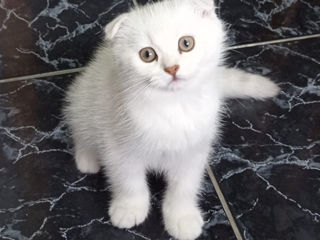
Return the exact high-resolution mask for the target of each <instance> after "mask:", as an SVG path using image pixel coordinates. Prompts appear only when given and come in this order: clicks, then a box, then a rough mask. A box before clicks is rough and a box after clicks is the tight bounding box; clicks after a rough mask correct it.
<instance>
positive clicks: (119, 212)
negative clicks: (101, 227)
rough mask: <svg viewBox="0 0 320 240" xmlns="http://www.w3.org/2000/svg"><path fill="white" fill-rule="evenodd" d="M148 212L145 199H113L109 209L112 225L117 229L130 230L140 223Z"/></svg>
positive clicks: (147, 204)
mask: <svg viewBox="0 0 320 240" xmlns="http://www.w3.org/2000/svg"><path fill="white" fill-rule="evenodd" d="M148 212H149V201H148V199H146V198H132V199H115V200H112V202H111V206H110V208H109V216H110V220H111V223H112V225H114V226H116V227H118V228H132V227H134V226H136V225H139V224H140V223H142V222H143V221H144V220H145V219H146V217H147V215H148Z"/></svg>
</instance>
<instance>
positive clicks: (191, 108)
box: [132, 96, 220, 150]
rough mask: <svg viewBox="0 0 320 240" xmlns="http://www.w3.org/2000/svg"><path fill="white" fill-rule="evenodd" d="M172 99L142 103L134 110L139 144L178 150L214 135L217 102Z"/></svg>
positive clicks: (196, 99)
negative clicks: (143, 143)
mask: <svg viewBox="0 0 320 240" xmlns="http://www.w3.org/2000/svg"><path fill="white" fill-rule="evenodd" d="M172 100H174V99H172ZM175 100H176V101H170V100H169V101H166V100H163V101H162V102H161V101H160V102H158V101H156V102H152V103H150V104H141V106H139V107H137V108H135V109H133V111H132V117H133V119H132V120H133V121H134V125H135V127H136V131H137V132H138V133H139V134H138V135H139V136H140V140H141V141H142V142H145V143H147V144H148V145H149V146H150V147H153V148H155V149H159V150H167V149H170V150H181V149H183V148H187V147H189V146H190V145H194V144H197V143H199V142H201V140H203V139H208V137H210V136H213V135H214V134H215V132H216V131H217V127H218V126H217V125H218V117H219V116H218V114H219V108H220V101H219V100H218V99H215V98H214V97H213V96H202V97H199V98H192V97H190V98H185V99H184V100H182V99H175Z"/></svg>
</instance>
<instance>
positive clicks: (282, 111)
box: [211, 39, 320, 240]
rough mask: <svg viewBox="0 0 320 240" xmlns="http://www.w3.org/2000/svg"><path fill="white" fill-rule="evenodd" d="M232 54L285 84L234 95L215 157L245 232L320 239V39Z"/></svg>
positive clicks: (283, 239)
mask: <svg viewBox="0 0 320 240" xmlns="http://www.w3.org/2000/svg"><path fill="white" fill-rule="evenodd" d="M228 62H229V64H230V65H232V66H236V67H238V68H241V69H245V70H247V71H250V72H255V73H258V74H262V75H266V76H269V77H271V78H272V79H274V81H276V82H277V83H278V84H279V85H280V86H281V88H282V92H281V94H280V95H279V96H278V97H276V98H274V99H273V100H269V101H266V102H258V101H253V100H252V101H251V100H246V101H244V100H241V101H240V100H233V101H230V102H229V103H228V109H229V110H228V112H227V114H226V115H225V118H224V127H223V129H224V133H223V138H222V140H221V144H220V145H218V146H216V147H215V154H214V155H213V158H212V164H211V166H212V169H213V171H214V172H215V173H216V175H217V178H218V180H219V183H220V186H221V188H222V191H223V192H224V194H225V197H226V199H227V201H228V203H229V205H230V207H231V210H232V212H233V214H234V216H235V218H236V219H237V222H238V225H239V227H240V229H241V231H242V233H243V236H244V239H246V240H258V239H259V240H260V239H268V240H269V239H270V240H271V239H272V240H301V239H308V240H318V239H320V128H319V124H320V40H319V39H314V40H304V41H300V42H292V43H287V44H281V45H267V46H262V47H253V48H247V49H242V50H237V51H232V52H230V54H229V60H228Z"/></svg>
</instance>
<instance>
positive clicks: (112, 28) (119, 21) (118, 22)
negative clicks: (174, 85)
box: [104, 13, 128, 40]
mask: <svg viewBox="0 0 320 240" xmlns="http://www.w3.org/2000/svg"><path fill="white" fill-rule="evenodd" d="M127 18H128V17H127V13H124V14H121V15H120V16H118V17H116V18H115V19H114V20H112V21H111V22H110V23H109V24H108V25H107V26H106V27H105V29H104V31H105V36H106V39H107V40H112V39H113V38H114V37H115V36H116V35H117V33H118V32H119V29H120V28H121V26H122V25H123V23H124V21H125V20H126V19H127Z"/></svg>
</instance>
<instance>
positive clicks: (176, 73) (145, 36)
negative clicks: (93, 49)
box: [106, 0, 224, 91]
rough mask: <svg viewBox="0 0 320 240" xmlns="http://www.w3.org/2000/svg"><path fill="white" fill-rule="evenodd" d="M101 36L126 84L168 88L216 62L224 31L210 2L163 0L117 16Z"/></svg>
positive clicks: (175, 87) (179, 85) (193, 80)
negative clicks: (106, 42)
mask: <svg viewBox="0 0 320 240" xmlns="http://www.w3.org/2000/svg"><path fill="white" fill-rule="evenodd" d="M106 38H107V40H108V42H109V44H110V46H111V49H112V51H113V54H114V59H115V64H116V67H117V70H118V71H119V73H120V74H123V75H124V77H126V80H125V81H127V82H126V85H129V86H130V85H134V84H138V83H142V84H147V85H149V86H148V87H149V88H152V89H158V90H165V91H171V90H178V89H183V88H184V87H186V86H188V85H190V84H196V83H197V82H196V81H197V80H198V79H199V77H198V76H200V74H201V72H203V71H205V69H208V68H211V69H212V68H215V67H216V66H218V65H219V62H220V60H221V56H222V51H223V41H224V31H223V27H222V24H221V22H220V20H218V18H217V17H216V15H215V11H214V5H213V0H164V1H162V2H157V3H154V4H149V5H146V6H143V7H138V8H136V9H133V10H132V11H130V12H129V13H125V14H122V15H120V16H119V17H117V18H116V19H115V20H113V21H112V22H111V23H109V24H108V25H107V27H106ZM197 77H198V78H197ZM199 84H200V83H199Z"/></svg>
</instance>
